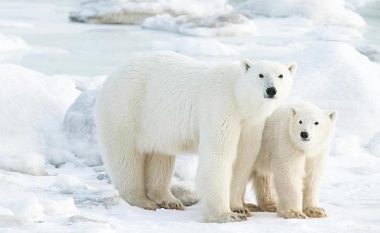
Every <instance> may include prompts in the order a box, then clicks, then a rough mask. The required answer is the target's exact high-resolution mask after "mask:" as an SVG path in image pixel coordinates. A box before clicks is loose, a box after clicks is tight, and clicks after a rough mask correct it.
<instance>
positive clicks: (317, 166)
mask: <svg viewBox="0 0 380 233" xmlns="http://www.w3.org/2000/svg"><path fill="white" fill-rule="evenodd" d="M335 120H336V113H335V112H331V111H324V110H321V109H319V108H318V107H317V106H315V105H314V104H312V103H309V102H298V103H295V104H290V105H286V106H282V107H280V108H278V109H277V110H276V111H275V112H274V113H273V114H272V116H270V117H269V118H268V119H267V121H266V123H265V128H264V132H263V138H262V144H261V148H260V152H259V155H258V156H257V160H256V162H255V164H254V169H253V173H252V177H253V182H254V189H255V192H256V198H257V204H258V208H259V209H260V210H262V211H276V208H277V213H278V215H279V216H281V217H283V218H306V216H309V217H316V218H319V217H325V216H326V213H325V211H324V209H322V208H320V207H319V206H318V187H319V183H320V177H321V171H322V168H323V164H324V159H325V158H326V156H327V154H328V151H329V147H330V144H331V140H332V137H333V135H334V131H335ZM273 183H274V185H273Z"/></svg>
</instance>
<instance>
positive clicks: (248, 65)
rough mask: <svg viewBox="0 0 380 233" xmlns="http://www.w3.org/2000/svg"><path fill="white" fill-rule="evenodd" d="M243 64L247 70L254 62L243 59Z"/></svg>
mask: <svg viewBox="0 0 380 233" xmlns="http://www.w3.org/2000/svg"><path fill="white" fill-rule="evenodd" d="M241 65H242V67H243V69H244V71H245V72H247V71H248V70H249V69H251V68H252V65H253V62H252V61H250V60H248V59H244V60H242V61H241Z"/></svg>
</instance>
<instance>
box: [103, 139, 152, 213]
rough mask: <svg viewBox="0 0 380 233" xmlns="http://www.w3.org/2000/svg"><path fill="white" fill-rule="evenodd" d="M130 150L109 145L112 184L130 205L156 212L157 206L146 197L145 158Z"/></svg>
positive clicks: (116, 145) (118, 145)
mask: <svg viewBox="0 0 380 233" xmlns="http://www.w3.org/2000/svg"><path fill="white" fill-rule="evenodd" d="M129 148H130V147H128V146H124V147H123V146H121V144H118V143H112V144H110V145H108V147H107V152H108V153H107V154H110V155H112V159H107V157H106V162H107V165H108V167H109V168H110V169H109V172H110V175H111V179H112V182H113V184H114V185H115V187H116V189H117V190H118V191H119V194H120V196H121V197H122V198H123V199H124V200H125V201H126V202H128V203H129V204H130V205H132V206H137V207H140V208H144V209H148V210H155V209H157V205H156V204H155V203H154V202H152V201H151V200H149V199H148V198H147V197H146V195H145V186H144V163H145V156H144V155H143V154H140V153H138V152H136V151H135V150H133V149H131V150H130V149H129Z"/></svg>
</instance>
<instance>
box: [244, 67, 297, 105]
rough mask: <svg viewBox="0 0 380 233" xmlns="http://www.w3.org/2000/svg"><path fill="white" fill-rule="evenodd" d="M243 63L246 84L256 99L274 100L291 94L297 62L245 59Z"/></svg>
mask: <svg viewBox="0 0 380 233" xmlns="http://www.w3.org/2000/svg"><path fill="white" fill-rule="evenodd" d="M242 65H243V69H244V77H243V78H244V80H245V85H246V86H247V88H249V89H250V93H251V95H252V96H254V97H255V98H256V99H257V98H259V99H263V100H264V101H270V102H273V101H276V100H283V99H285V98H287V97H288V96H289V93H290V90H291V88H292V85H293V76H294V75H295V73H296V70H297V65H296V63H294V62H293V63H290V64H289V65H284V64H281V63H278V62H274V61H256V62H252V61H249V60H245V61H243V62H242Z"/></svg>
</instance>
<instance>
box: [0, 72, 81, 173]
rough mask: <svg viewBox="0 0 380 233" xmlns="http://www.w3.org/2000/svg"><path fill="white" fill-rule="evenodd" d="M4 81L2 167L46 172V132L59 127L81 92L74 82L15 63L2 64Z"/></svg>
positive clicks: (0, 75)
mask: <svg viewBox="0 0 380 233" xmlns="http://www.w3.org/2000/svg"><path fill="white" fill-rule="evenodd" d="M0 83H1V91H0V141H1V144H0V168H3V169H8V170H15V171H19V172H23V173H30V174H35V175H39V174H42V173H43V167H44V156H43V155H41V154H44V152H45V149H46V148H45V145H44V144H43V141H44V138H45V137H46V135H44V132H47V129H49V130H48V131H50V129H52V128H57V127H58V126H57V125H58V124H59V122H60V121H62V118H63V114H64V112H65V111H66V109H67V108H68V106H70V104H71V103H72V102H73V101H74V99H75V98H76V97H77V96H78V91H77V90H76V89H75V86H74V83H73V82H72V81H69V80H63V79H56V78H54V79H52V78H51V77H48V76H46V75H43V74H41V73H38V72H36V71H33V70H29V69H27V68H24V67H21V66H18V65H11V64H0ZM53 146H54V145H53Z"/></svg>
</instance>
